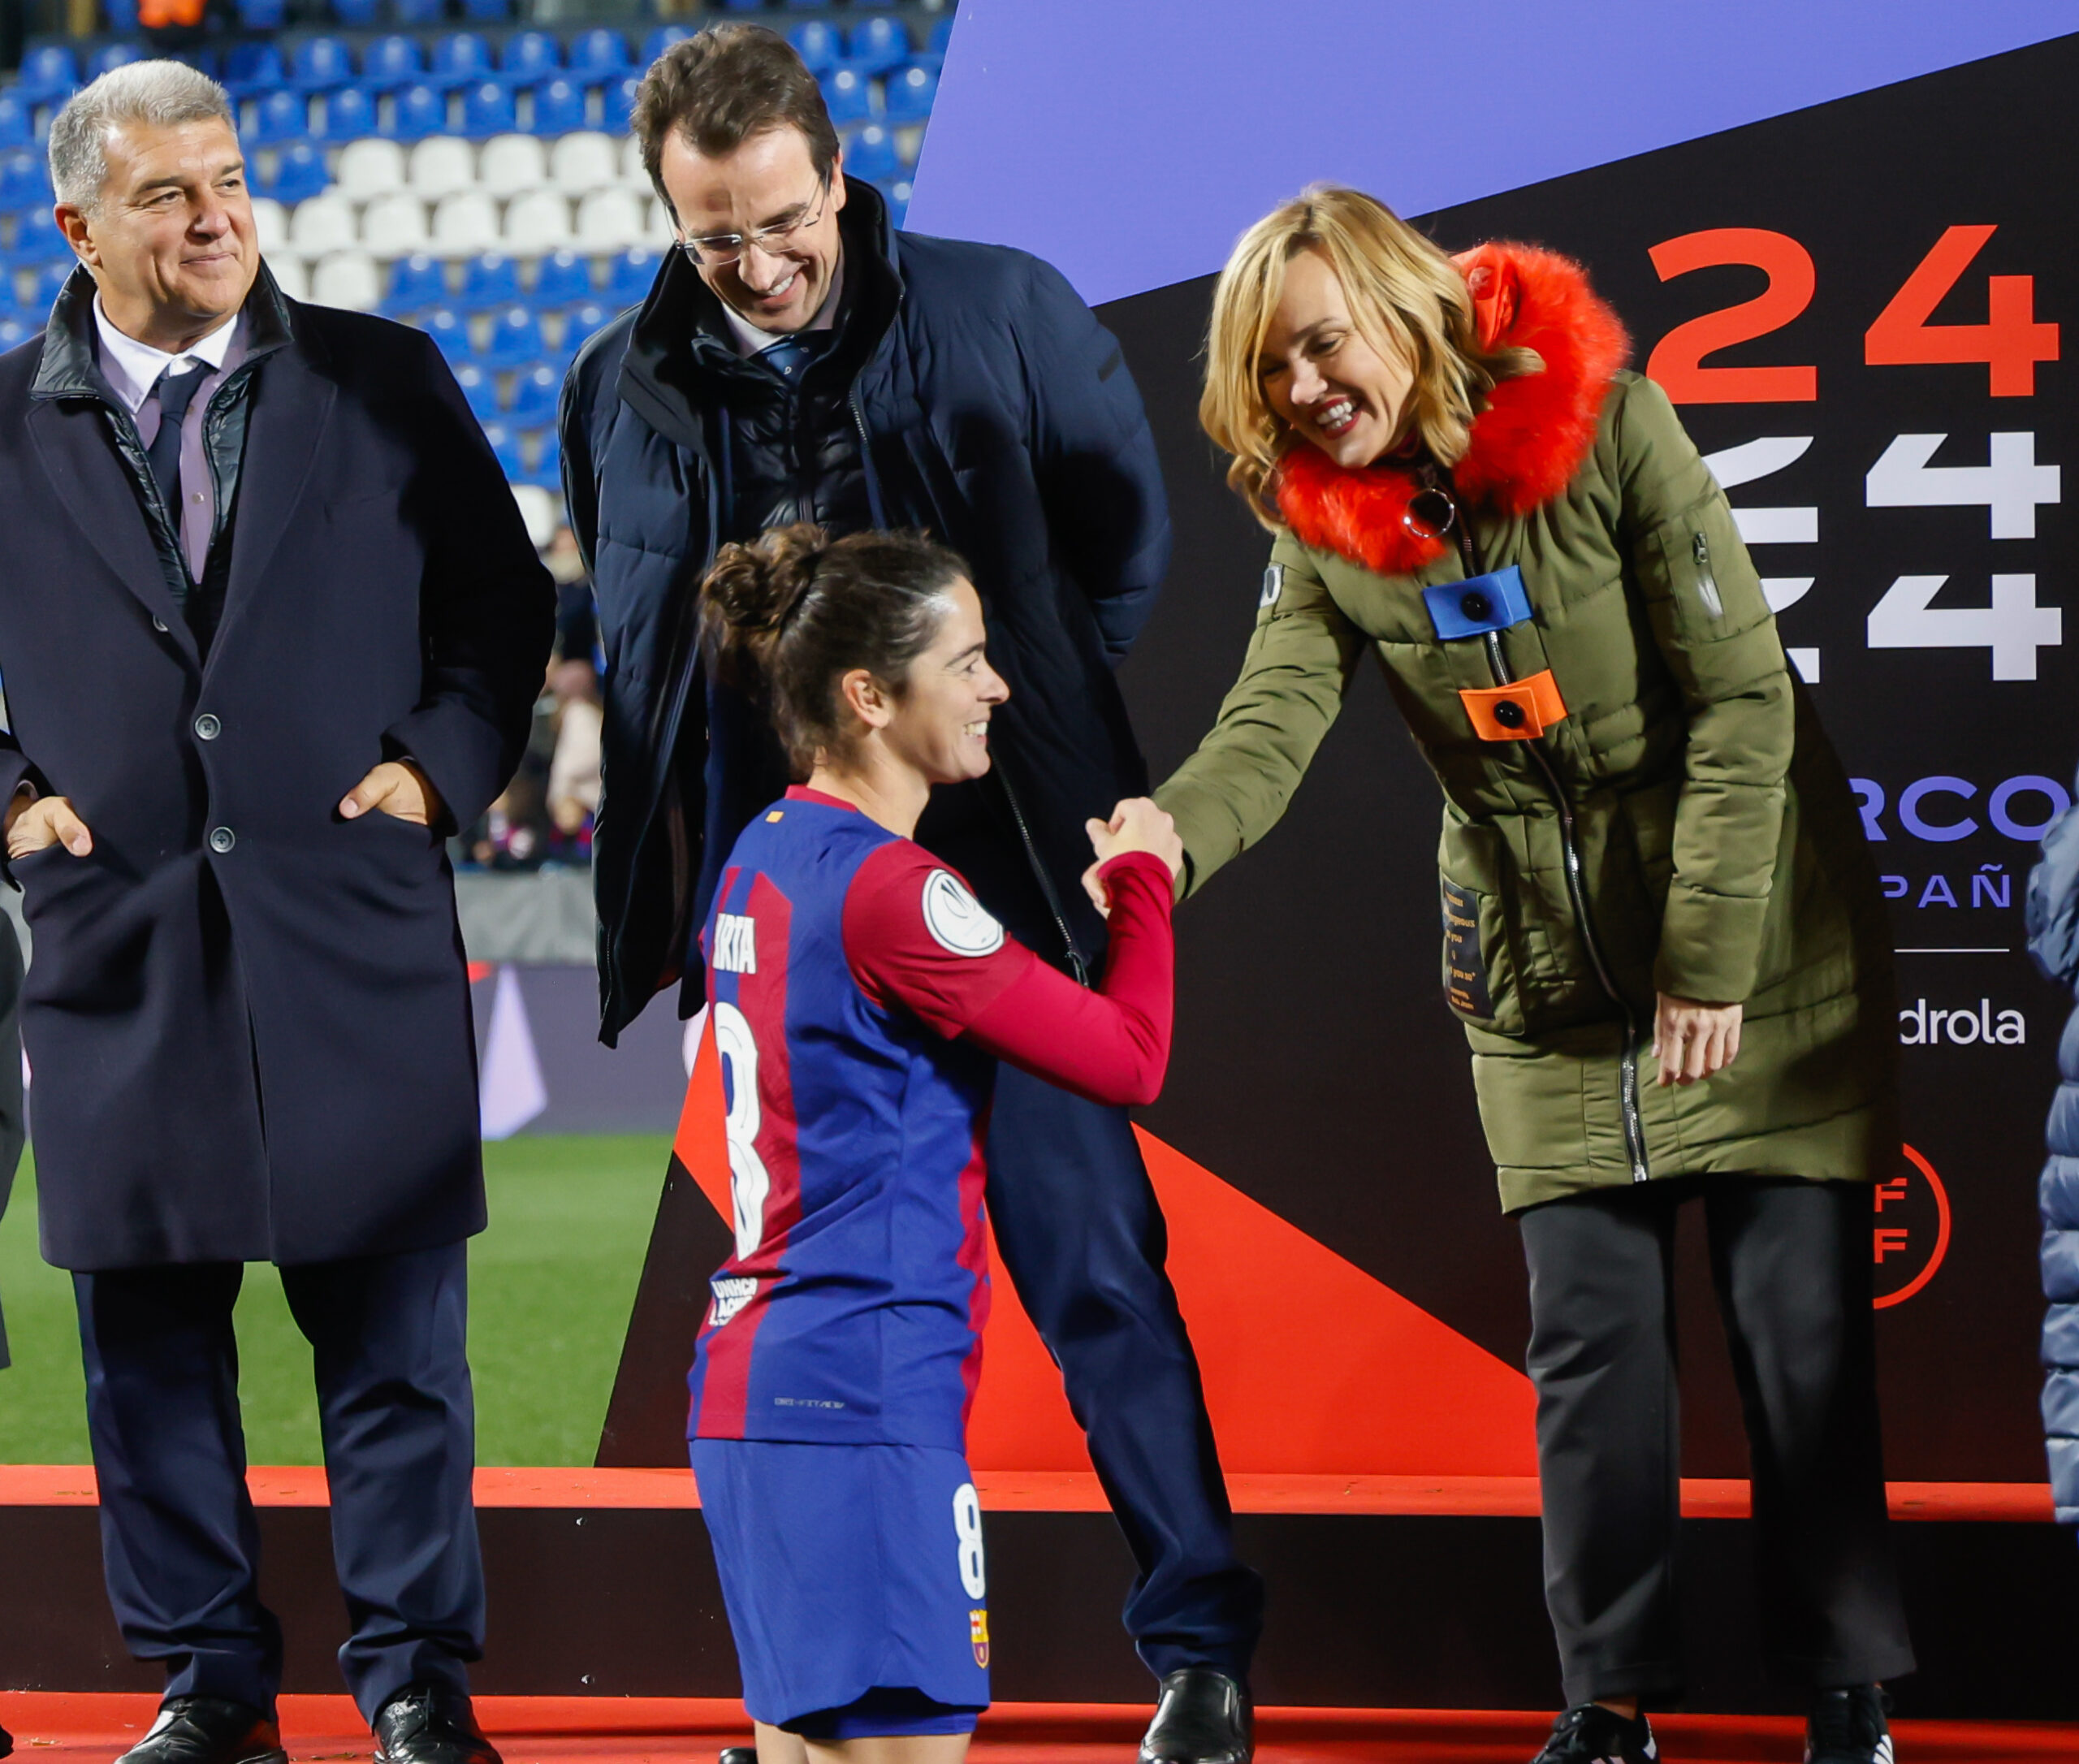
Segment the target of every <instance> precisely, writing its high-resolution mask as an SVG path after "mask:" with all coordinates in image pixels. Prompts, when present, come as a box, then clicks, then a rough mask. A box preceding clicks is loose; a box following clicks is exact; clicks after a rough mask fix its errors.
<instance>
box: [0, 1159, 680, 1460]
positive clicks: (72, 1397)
mask: <svg viewBox="0 0 2079 1764" xmlns="http://www.w3.org/2000/svg"><path fill="white" fill-rule="evenodd" d="M670 1150H671V1142H670V1141H669V1140H668V1139H666V1138H665V1137H664V1136H663V1135H649V1134H625V1135H622V1134H601V1135H542V1136H540V1137H539V1138H534V1137H530V1136H527V1135H521V1136H520V1137H518V1138H516V1139H505V1140H501V1141H499V1142H497V1143H495V1144H489V1145H486V1147H485V1148H484V1174H485V1180H486V1184H487V1186H488V1187H489V1190H490V1195H491V1228H490V1229H489V1230H486V1232H484V1234H482V1236H480V1237H478V1238H476V1239H473V1240H472V1241H471V1243H470V1245H469V1361H470V1364H471V1366H472V1368H473V1370H474V1373H475V1377H476V1390H477V1461H478V1463H479V1464H590V1463H591V1461H592V1457H593V1454H594V1452H595V1451H598V1449H599V1428H600V1425H601V1424H602V1423H603V1421H604V1420H605V1419H606V1413H607V1395H608V1394H609V1392H610V1391H611V1390H612V1386H613V1378H614V1369H615V1368H616V1366H617V1365H618V1364H620V1347H621V1340H622V1338H623V1336H624V1335H625V1333H626V1331H627V1328H628V1317H629V1308H631V1307H632V1306H633V1304H634V1302H635V1286H636V1282H637V1280H638V1278H639V1277H640V1276H641V1274H642V1256H643V1252H644V1250H645V1249H646V1247H647V1246H648V1243H649V1240H650V1221H651V1220H652V1219H653V1218H654V1217H655V1215H656V1211H657V1196H658V1195H659V1191H661V1190H662V1188H663V1178H664V1163H665V1160H666V1158H667V1157H668V1156H669V1155H670ZM0 1314H3V1315H4V1316H5V1317H6V1329H7V1341H8V1345H9V1347H10V1348H11V1351H12V1353H13V1355H14V1365H13V1367H12V1368H11V1369H10V1370H8V1371H5V1372H0V1464H84V1463H85V1462H86V1461H87V1460H88V1457H89V1453H88V1451H87V1429H86V1420H85V1416H84V1410H83V1407H82V1404H83V1401H84V1398H83V1394H82V1390H81V1378H80V1341H79V1333H78V1326H77V1324H76V1320H75V1317H74V1314H73V1309H72V1289H71V1277H70V1276H69V1275H67V1274H63V1273H59V1272H58V1270H57V1269H54V1268H50V1267H46V1266H45V1265H44V1262H43V1260H42V1258H41V1256H38V1255H37V1247H36V1179H35V1171H34V1168H33V1164H32V1159H31V1158H29V1157H27V1156H24V1158H23V1160H22V1170H21V1174H20V1175H19V1177H18V1178H17V1179H16V1181H15V1195H14V1200H13V1202H12V1204H11V1205H10V1206H9V1208H8V1209H7V1213H6V1217H5V1218H4V1219H0ZM238 1340H239V1360H240V1373H239V1394H240V1402H241V1403H242V1405H243V1407H244V1413H245V1439H246V1451H247V1455H248V1456H249V1458H250V1459H251V1461H252V1462H253V1463H254V1464H317V1463H318V1462H319V1461H320V1459H321V1454H320V1452H319V1451H318V1407H317V1402H316V1399H315V1398H314V1397H313V1394H312V1393H311V1388H310V1350H309V1347H308V1345H307V1344H306V1343H305V1341H304V1339H303V1337H302V1335H301V1334H300V1333H299V1332H298V1331H297V1329H296V1325H295V1323H294V1321H292V1319H291V1318H290V1316H289V1312H288V1306H287V1303H286V1302H285V1301H284V1300H283V1297H282V1283H281V1280H280V1278H279V1276H278V1275H277V1274H276V1273H275V1272H274V1269H272V1268H271V1267H268V1266H266V1265H255V1266H253V1267H249V1268H248V1269H246V1274H245V1287H244V1292H243V1293H242V1294H241V1295H240V1299H239V1304H238Z"/></svg>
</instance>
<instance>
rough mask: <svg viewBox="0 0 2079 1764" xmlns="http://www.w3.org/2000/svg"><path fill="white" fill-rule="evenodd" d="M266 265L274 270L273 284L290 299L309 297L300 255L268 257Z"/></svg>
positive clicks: (308, 284) (308, 286) (307, 298)
mask: <svg viewBox="0 0 2079 1764" xmlns="http://www.w3.org/2000/svg"><path fill="white" fill-rule="evenodd" d="M267 267H268V269H269V270H271V271H273V272H274V285H275V287H277V288H279V289H280V290H281V291H282V292H283V293H284V294H286V295H287V296H288V297H289V298H290V299H291V300H309V298H310V281H309V277H307V276H306V275H305V274H304V271H303V259H302V258H300V257H270V258H268V259H267Z"/></svg>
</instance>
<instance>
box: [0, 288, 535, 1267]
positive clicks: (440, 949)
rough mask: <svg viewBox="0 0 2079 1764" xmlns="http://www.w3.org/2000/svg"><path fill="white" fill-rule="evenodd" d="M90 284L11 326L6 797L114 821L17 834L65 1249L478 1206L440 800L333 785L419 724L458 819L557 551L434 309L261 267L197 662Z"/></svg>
mask: <svg viewBox="0 0 2079 1764" xmlns="http://www.w3.org/2000/svg"><path fill="white" fill-rule="evenodd" d="M92 292H93V290H92V288H91V285H90V284H89V283H88V281H87V279H86V276H85V272H84V270H81V271H78V272H76V274H75V275H74V278H73V280H72V282H71V284H69V285H68V288H67V292H66V294H65V295H64V296H61V298H60V300H59V303H58V309H57V310H56V312H55V313H54V319H53V324H52V328H51V329H50V331H46V332H45V333H44V334H43V335H42V336H41V337H40V338H38V339H34V340H32V341H31V342H29V343H27V344H23V345H22V346H21V347H20V348H17V349H15V350H13V351H11V352H9V353H8V354H6V356H4V357H0V509H4V510H5V517H4V518H5V523H6V525H5V534H6V538H5V543H4V544H0V681H4V684H5V688H6V703H7V711H8V714H9V719H10V722H11V733H8V734H7V735H6V736H5V737H0V799H4V798H6V796H7V795H9V794H11V793H12V792H13V791H14V789H15V786H16V785H17V783H18V782H19V780H22V779H24V778H28V779H29V780H32V781H33V782H34V783H35V784H36V785H37V787H38V788H39V789H41V790H44V791H45V792H50V793H58V794H61V795H64V796H67V797H69V798H71V800H72V802H73V805H74V806H75V807H76V808H77V810H78V811H79V812H80V815H81V816H82V818H83V819H84V820H85V821H86V823H87V825H88V826H89V828H91V829H92V832H93V840H94V847H93V853H92V854H91V855H90V856H88V857H85V858H75V857H73V856H72V855H71V854H69V853H68V852H67V851H65V850H63V849H62V848H60V847H57V846H53V847H51V848H50V849H49V850H44V851H41V852H38V853H35V854H32V855H30V856H28V857H27V858H24V859H23V860H22V861H21V862H19V863H16V864H14V865H13V866H11V868H12V870H13V872H14V875H15V879H16V880H18V881H19V884H20V885H21V887H22V889H23V892H24V897H25V898H24V909H25V910H26V912H27V914H28V919H29V923H30V926H31V927H32V931H33V933H34V936H35V953H34V958H33V961H32V964H31V969H30V973H29V975H28V983H27V985H26V988H25V989H24V997H23V1032H24V1041H25V1044H26V1047H27V1049H28V1057H29V1062H30V1067H31V1070H32V1077H33V1103H32V1108H33V1111H34V1131H35V1139H36V1154H37V1190H38V1199H39V1204H40V1208H41V1222H42V1232H43V1248H44V1253H45V1256H47V1257H48V1258H49V1259H50V1260H51V1261H53V1262H54V1263H56V1264H57V1265H59V1266H61V1267H66V1268H73V1269H111V1268H124V1267H137V1266H145V1265H153V1264H159V1263H166V1262H195V1261H218V1260H274V1261H278V1262H283V1263H296V1262H311V1261H325V1260H337V1259H340V1258H344V1257H349V1256H361V1255H367V1254H371V1253H378V1252H391V1251H398V1250H407V1249H414V1248H424V1247H431V1246H434V1245H436V1244H440V1243H452V1242H455V1241H456V1240H458V1239H461V1238H463V1237H465V1236H467V1235H468V1234H470V1233H472V1232H473V1231H476V1230H480V1229H481V1228H482V1225H483V1221H484V1203H483V1182H482V1169H481V1163H480V1156H479V1149H478V1133H477V1127H478V1119H477V1098H476V1083H475V1060H474V1053H473V1044H472V1039H471V1031H470V1023H469V986H468V976H467V971H466V966H465V962H464V959H463V954H462V947H461V940H460V935H459V933H458V932H457V929H456V918H455V904H454V891H453V881H452V876H451V875H450V873H449V870H448V866H447V858H446V856H445V854H444V851H443V847H442V845H441V842H440V840H439V837H438V835H437V833H435V832H429V831H428V830H427V829H426V828H421V827H416V826H413V825H411V824H408V823H406V822H404V821H401V820H397V819H392V818H391V817H390V816H388V815H384V814H382V813H380V812H378V813H374V814H370V815H366V816H365V817H364V818H362V819H359V820H356V821H351V822H350V821H346V820H343V819H341V818H340V816H339V811H338V804H339V799H340V798H341V797H342V796H344V794H345V793H347V791H348V790H349V789H352V786H353V785H355V784H356V783H357V781H358V780H360V778H361V776H362V775H363V774H364V773H365V772H367V771H368V770H369V768H370V767H372V766H374V765H375V764H376V763H378V761H381V760H383V759H395V758H399V757H404V756H408V757H410V758H412V759H414V760H415V761H417V763H418V764H419V765H420V766H421V767H423V768H424V770H425V772H426V774H427V776H429V777H430V779H431V780H432V781H433V783H434V786H435V787H436V788H437V789H439V793H440V794H441V796H442V798H443V800H444V802H445V803H446V805H447V811H448V813H449V815H450V816H451V817H452V819H456V820H457V821H459V822H460V823H462V824H466V823H468V822H469V821H470V820H472V819H474V818H475V817H476V816H477V815H479V814H480V813H481V812H482V810H483V809H484V808H485V806H486V805H487V804H488V803H489V802H490V801H491V798H493V797H494V796H495V794H496V793H498V791H499V789H501V788H502V787H503V786H504V783H505V781H506V780H507V779H508V776H510V774H511V772H512V769H513V767H514V766H515V765H516V763H517V759H518V755H519V753H520V750H521V743H522V741H523V739H524V737H525V732H526V729H527V725H528V720H529V707H530V706H531V705H532V703H533V702H534V698H536V696H537V695H538V692H539V690H540V688H541V684H542V668H543V664H544V663H545V661H546V659H547V653H548V647H549V642H550V638H551V620H552V617H553V590H552V588H551V584H550V582H549V578H548V577H547V573H546V572H545V571H544V570H543V569H542V567H541V565H540V564H539V562H538V560H537V559H536V557H535V556H534V550H533V547H531V546H530V545H529V543H528V540H527V536H526V534H525V530H524V528H523V526H522V525H521V520H520V517H519V513H518V511H517V508H516V507H515V505H514V503H513V499H512V494H511V492H510V491H508V488H507V486H506V483H505V481H504V477H503V476H502V474H501V473H500V472H499V467H498V465H497V463H496V461H495V459H494V458H493V456H492V455H491V449H490V447H489V446H488V445H487V444H486V442H485V440H484V438H483V435H482V430H480V429H479V428H478V425H477V423H476V422H475V420H474V419H473V417H471V415H470V414H469V407H468V405H467V404H465V402H464V400H463V398H462V396H461V393H460V391H459V389H458V388H457V387H456V384H455V382H454V379H453V378H452V375H451V374H449V372H448V370H447V368H446V367H445V365H443V363H442V361H441V359H440V357H439V354H438V352H436V351H435V349H434V346H433V344H432V343H431V342H430V340H429V339H427V338H426V337H425V336H424V335H421V334H420V333H418V332H417V331H408V330H406V329H405V328H404V327H403V326H398V325H394V324H391V323H389V322H387V321H385V320H383V319H379V318H370V317H365V316H364V315H362V314H360V313H345V312H339V311H334V310H331V309H325V308H322V307H314V306H307V305H301V304H300V303H298V302H296V301H293V300H285V299H283V297H282V296H279V294H278V293H277V292H275V291H274V288H273V285H272V283H271V280H270V279H268V278H267V277H266V275H265V274H264V272H263V274H262V276H261V281H260V283H259V284H258V285H257V287H256V288H255V290H254V292H253V296H252V298H251V299H250V300H249V302H248V305H247V307H246V317H247V319H248V322H249V327H250V328H249V338H257V337H262V336H264V337H266V339H267V340H269V341H270V344H272V347H271V348H270V352H268V353H266V356H265V358H264V359H263V360H262V361H260V362H259V364H258V365H257V368H256V370H255V371H254V373H253V378H252V381H251V391H250V402H249V405H248V407H247V410H246V432H245V439H244V449H243V455H242V465H241V467H240V471H239V473H238V475H237V477H236V481H235V490H234V491H233V492H232V495H231V512H232V514H233V518H234V525H233V527H232V537H231V567H230V574H229V578H228V582H227V586H226V590H225V598H224V604H223V619H222V622H221V624H220V625H219V626H218V629H217V632H216V634H215V637H214V641H213V642H212V644H211V646H210V650H209V652H208V655H207V658H206V659H204V658H203V657H202V656H201V655H199V654H198V652H197V645H196V643H195V641H194V639H193V638H192V636H191V634H190V633H189V631H188V625H187V624H186V622H185V620H184V618H183V617H182V615H181V612H180V610H179V607H178V605H177V604H176V603H175V599H174V596H173V592H172V589H171V586H170V585H169V582H168V581H167V577H166V564H165V560H164V557H163V556H162V552H163V547H162V544H160V543H155V538H154V534H155V532H156V533H158V534H159V536H160V538H163V536H164V532H165V529H164V528H163V526H162V525H160V526H157V527H155V525H154V522H153V517H151V516H150V515H149V513H148V512H147V509H146V505H145V496H144V493H143V492H142V491H141V490H140V486H139V482H138V481H137V478H136V476H135V474H134V473H132V470H131V469H130V468H129V467H128V466H127V465H126V464H125V460H124V458H123V454H122V452H120V451H119V447H118V445H117V440H116V437H117V435H118V434H119V432H120V430H121V428H122V425H121V423H120V422H119V419H118V418H117V417H115V414H114V413H113V412H112V410H111V408H110V405H109V404H107V403H106V402H105V401H104V400H102V399H101V398H97V397H96V396H90V395H89V393H88V391H87V390H86V381H87V380H88V379H89V378H94V377H97V376H96V375H95V374H94V370H93V368H92V357H91V352H90V347H89V344H88V343H87V340H86V339H87V336H88V335H89V332H90V330H91V326H92V318H91V313H90V309H89V305H88V303H89V300H90V299H91V296H92ZM210 420H211V422H213V423H214V421H215V416H214V405H213V408H212V417H211V419H210Z"/></svg>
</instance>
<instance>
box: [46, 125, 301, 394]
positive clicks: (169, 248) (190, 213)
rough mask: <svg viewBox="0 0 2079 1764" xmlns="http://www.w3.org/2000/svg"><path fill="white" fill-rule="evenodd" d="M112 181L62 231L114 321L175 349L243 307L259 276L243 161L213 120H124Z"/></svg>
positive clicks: (112, 137) (66, 215)
mask: <svg viewBox="0 0 2079 1764" xmlns="http://www.w3.org/2000/svg"><path fill="white" fill-rule="evenodd" d="M102 151H103V153H104V155H105V157H106V160H107V163H108V175H107V177H106V179H104V180H103V182H102V188H101V200H100V201H98V202H97V204H96V205H95V206H94V209H93V212H92V213H88V212H86V211H85V210H80V209H76V208H72V207H71V206H69V205H62V204H61V205H60V206H59V207H58V225H59V226H60V227H62V228H63V229H64V232H65V236H66V237H67V239H68V240H71V243H72V248H73V249H74V250H76V252H78V253H79V254H80V259H81V261H82V262H84V263H85V264H86V265H87V266H88V268H89V270H92V271H93V278H94V281H95V283H97V285H98V286H99V288H100V289H101V296H102V306H103V308H104V309H106V312H107V313H108V317H109V321H110V323H112V324H113V325H115V327H116V329H117V330H119V331H122V332H123V333H124V334H125V335H128V336H132V337H135V338H136V339H137V340H138V341H139V342H140V343H148V344H151V345H152V346H153V348H159V349H165V350H166V351H168V352H172V351H174V350H176V349H179V348H183V347H184V346H185V345H187V344H191V343H192V342H194V341H195V340H196V339H197V338H199V337H202V336H205V335H208V334H209V333H210V331H214V330H215V329H216V328H217V326H218V325H220V324H222V323H223V322H224V320H226V319H227V318H230V317H231V314H232V313H236V311H237V310H238V309H239V308H240V307H241V306H243V305H244V304H245V296H247V295H248V294H249V293H250V292H252V288H253V278H254V277H255V276H256V275H258V274H259V271H260V247H259V244H258V242H257V240H256V239H255V237H254V235H253V201H252V198H251V197H250V196H249V194H248V193H247V191H246V188H245V156H244V153H241V152H240V150H239V145H238V136H237V135H236V132H233V130H232V128H231V125H230V124H229V123H226V122H223V121H222V120H221V119H218V118H215V117H210V118H206V119H203V120H202V121H200V122H193V123H175V124H174V125H172V126H171V127H161V126H158V125H156V124H153V123H137V122H132V123H121V124H119V126H117V127H116V128H111V129H110V131H109V132H108V133H107V134H106V136H104V137H103V141H102Z"/></svg>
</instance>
